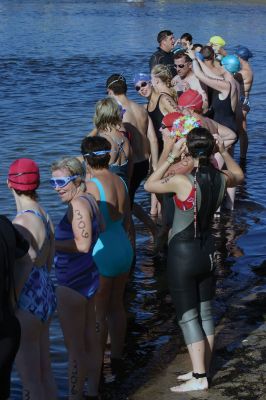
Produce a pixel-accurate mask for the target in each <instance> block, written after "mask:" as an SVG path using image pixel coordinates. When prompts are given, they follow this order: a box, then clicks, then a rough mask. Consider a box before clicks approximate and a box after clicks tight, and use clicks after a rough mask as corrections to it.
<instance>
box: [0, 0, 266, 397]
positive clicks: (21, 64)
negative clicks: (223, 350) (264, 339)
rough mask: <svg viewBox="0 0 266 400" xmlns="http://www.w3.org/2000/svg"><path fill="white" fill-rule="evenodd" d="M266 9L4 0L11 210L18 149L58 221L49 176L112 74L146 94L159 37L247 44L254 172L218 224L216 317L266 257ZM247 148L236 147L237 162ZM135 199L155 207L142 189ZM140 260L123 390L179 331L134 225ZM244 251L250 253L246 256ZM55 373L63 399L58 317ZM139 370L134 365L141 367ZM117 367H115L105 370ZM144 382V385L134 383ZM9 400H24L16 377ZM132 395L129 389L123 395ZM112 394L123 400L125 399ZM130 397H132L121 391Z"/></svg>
mask: <svg viewBox="0 0 266 400" xmlns="http://www.w3.org/2000/svg"><path fill="white" fill-rule="evenodd" d="M265 16H266V4H265V2H264V1H252V2H245V1H242V2H241V1H235V2H234V3H233V4H232V2H227V1H213V0H212V1H163V0H162V1H135V2H134V1H108V2H106V1H71V0H69V1H64V0H58V1H53V0H51V1H48V0H47V1H46V0H32V1H30V0H24V1H16V0H11V1H5V0H1V1H0V59H1V62H0V85H1V91H0V99H1V103H0V104H1V106H0V123H1V125H0V126H1V130H0V138H1V142H0V144H1V146H0V159H1V170H0V204H1V213H5V214H6V215H8V216H9V217H11V218H12V216H14V214H15V204H14V201H13V198H12V197H11V194H10V193H9V191H8V189H7V187H6V176H7V171H8V166H9V165H10V163H11V162H12V161H13V160H14V159H16V158H19V157H30V158H33V159H34V160H36V161H37V162H38V164H39V165H40V169H41V178H42V184H41V188H40V190H39V194H40V198H41V202H42V204H43V205H44V207H45V208H46V209H47V210H48V211H49V213H50V215H51V216H52V218H53V220H54V222H55V223H56V222H57V221H58V220H59V218H60V217H61V216H62V213H63V211H64V206H63V205H61V204H60V202H59V199H58V198H57V196H56V194H55V193H53V191H52V190H51V188H50V187H49V184H48V179H49V176H50V171H49V167H50V164H51V162H53V161H54V160H56V159H58V158H59V157H61V156H71V155H76V154H78V153H79V146H80V142H81V139H82V138H83V136H84V135H85V134H86V132H87V131H88V130H90V129H91V128H92V116H93V112H94V105H95V102H96V101H97V100H99V99H102V98H103V97H104V96H105V81H106V79H107V77H108V76H109V75H111V74H112V73H122V74H123V75H124V76H125V77H126V79H127V81H128V95H129V97H130V98H132V99H133V100H136V101H138V102H141V99H140V98H139V97H138V95H137V93H136V92H135V90H134V86H133V75H134V73H135V72H140V71H141V72H147V71H148V61H149V57H150V55H151V54H152V53H153V51H154V50H155V48H156V46H157V44H156V36H157V33H158V32H159V31H160V30H162V29H170V30H172V31H173V32H174V33H175V35H176V37H178V36H180V35H181V34H182V33H184V32H190V33H191V34H192V35H193V39H194V42H199V43H207V42H208V39H209V38H210V37H211V36H213V35H221V36H222V37H223V38H225V40H226V41H227V43H228V49H230V47H233V46H235V45H238V44H242V45H246V46H247V47H249V48H250V49H251V50H252V52H253V54H254V58H253V59H252V61H251V63H252V66H253V69H254V73H255V81H254V86H253V90H252V93H251V112H250V114H249V116H248V118H249V119H248V130H249V136H250V138H251V143H250V148H249V153H248V161H247V165H246V180H245V183H244V184H243V186H242V187H241V188H239V190H238V196H237V202H236V211H235V212H233V213H231V214H225V215H224V216H222V219H221V221H220V222H217V223H216V224H215V226H214V230H215V234H216V236H217V243H218V247H219V250H220V258H221V262H220V264H221V265H220V268H219V271H218V289H217V292H218V295H219V296H218V299H219V300H218V301H217V305H216V311H217V318H218V317H219V315H220V312H221V310H222V309H223V305H222V304H223V303H222V298H223V296H227V294H228V293H230V291H232V286H230V285H229V287H225V285H224V284H223V282H224V281H225V280H226V279H227V277H228V276H230V277H231V276H234V279H235V282H236V284H240V282H243V281H245V282H248V281H249V280H250V279H252V273H251V268H250V267H251V266H253V265H258V264H260V263H261V261H262V260H263V259H264V258H265V253H266V250H265V245H264V243H265V209H264V205H265V184H264V180H265V178H264V175H265V167H266V163H265V157H266V156H265V154H266V151H265V146H266V144H265V143H266V141H265V128H264V124H265V111H264V109H265V104H266V101H265V100H266V83H265V74H264V62H265V56H266V54H265V42H266V30H265ZM238 156H239V151H238V146H236V158H238ZM137 198H138V201H140V202H141V203H142V204H143V206H144V207H146V208H147V211H148V207H149V197H148V195H147V194H146V193H144V191H143V190H141V191H139V193H138V197H137ZM137 245H138V247H137V248H138V253H137V265H136V268H135V271H134V274H133V276H132V279H131V281H130V283H129V288H128V292H127V302H128V309H129V314H128V315H129V333H128V338H127V347H126V354H127V356H128V370H129V373H130V374H131V379H128V380H127V383H126V384H125V388H124V393H130V391H131V390H132V388H133V387H134V385H135V386H136V382H137V384H138V382H142V380H143V378H141V371H142V370H145V365H146V364H147V362H148V360H149V359H150V358H151V357H152V355H153V354H154V353H155V352H156V351H158V349H159V348H161V346H163V345H164V344H165V343H167V342H168V341H169V340H171V337H172V335H174V334H176V330H175V327H173V328H172V329H170V330H169V327H168V328H167V329H166V328H164V326H165V322H167V321H168V320H169V318H171V316H172V315H173V310H172V307H171V305H169V304H168V303H167V301H166V300H165V296H166V294H167V289H166V284H165V274H164V269H165V260H164V259H161V260H157V259H154V258H152V256H151V254H152V245H151V242H150V237H149V235H148V233H147V231H145V229H143V226H142V225H141V224H139V223H138V222H137ZM240 256H241V257H240ZM51 338H52V345H51V346H52V359H53V369H54V373H55V376H56V380H57V383H58V386H59V391H60V396H61V397H63V396H64V395H66V388H67V380H66V352H65V348H64V346H63V343H62V333H61V330H60V328H59V325H58V321H57V318H55V319H54V320H53V323H52V327H51ZM133 371H134V373H133ZM107 373H108V371H107ZM134 380H136V382H133V381H134ZM12 390H13V392H12V397H11V398H12V400H13V399H14V400H17V399H20V398H21V392H20V384H19V381H18V379H17V376H16V374H14V376H13V384H12ZM125 396H126V394H125ZM114 398H116V399H118V396H117V395H116V396H115V397H114ZM119 398H121V399H124V398H126V397H123V395H122V394H121V397H119Z"/></svg>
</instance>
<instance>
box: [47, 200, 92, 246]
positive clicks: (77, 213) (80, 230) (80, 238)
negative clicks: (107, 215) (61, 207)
mask: <svg viewBox="0 0 266 400" xmlns="http://www.w3.org/2000/svg"><path fill="white" fill-rule="evenodd" d="M68 215H69V220H70V222H71V224H72V229H73V234H74V239H69V240H56V241H55V248H56V250H58V251H64V252H67V253H75V252H79V253H87V252H88V251H89V250H90V247H91V241H92V223H91V218H92V211H91V208H90V207H89V205H88V201H87V200H86V199H81V198H77V199H74V200H72V202H71V205H70V208H69V212H68Z"/></svg>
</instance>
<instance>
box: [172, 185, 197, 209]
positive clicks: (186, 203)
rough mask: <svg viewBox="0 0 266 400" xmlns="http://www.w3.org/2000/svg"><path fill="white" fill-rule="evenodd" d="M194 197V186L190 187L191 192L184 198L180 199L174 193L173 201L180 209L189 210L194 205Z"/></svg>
mask: <svg viewBox="0 0 266 400" xmlns="http://www.w3.org/2000/svg"><path fill="white" fill-rule="evenodd" d="M194 198H195V188H194V187H192V189H191V192H190V193H189V195H188V197H187V199H186V200H184V201H181V200H180V199H179V198H178V197H177V195H176V194H175V195H174V202H175V205H176V206H177V207H178V208H179V209H180V210H183V211H186V210H191V208H193V206H194Z"/></svg>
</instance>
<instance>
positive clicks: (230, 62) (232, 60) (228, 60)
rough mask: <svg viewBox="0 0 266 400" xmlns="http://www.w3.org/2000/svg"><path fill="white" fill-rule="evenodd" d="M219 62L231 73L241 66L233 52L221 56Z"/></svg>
mask: <svg viewBox="0 0 266 400" xmlns="http://www.w3.org/2000/svg"><path fill="white" fill-rule="evenodd" d="M221 63H222V65H223V67H224V68H225V69H226V70H227V71H228V72H231V73H232V74H234V73H235V72H238V71H239V70H240V68H241V66H240V61H239V59H238V57H237V56H236V55H234V54H231V55H228V56H225V57H223V59H222V61H221Z"/></svg>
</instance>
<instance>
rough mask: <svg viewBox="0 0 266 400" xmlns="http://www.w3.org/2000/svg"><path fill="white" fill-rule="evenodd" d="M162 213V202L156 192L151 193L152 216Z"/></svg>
mask: <svg viewBox="0 0 266 400" xmlns="http://www.w3.org/2000/svg"><path fill="white" fill-rule="evenodd" d="M160 213H161V204H160V202H159V201H158V199H157V197H156V195H155V194H154V193H151V210H150V215H151V216H152V217H158V216H159V215H160Z"/></svg>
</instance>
